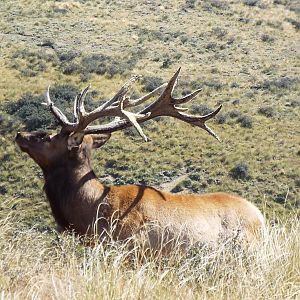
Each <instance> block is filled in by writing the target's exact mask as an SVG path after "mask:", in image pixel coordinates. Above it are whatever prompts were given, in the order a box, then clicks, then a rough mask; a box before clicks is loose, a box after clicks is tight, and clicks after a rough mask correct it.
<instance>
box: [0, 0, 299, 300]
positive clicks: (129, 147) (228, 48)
mask: <svg viewBox="0 0 300 300" xmlns="http://www.w3.org/2000/svg"><path fill="white" fill-rule="evenodd" d="M299 29H300V6H299V3H298V1H296V0H295V1H293V0H276V1H263V0H261V1H255V0H244V1H221V0H203V1H194V0H187V1H175V3H174V1H139V4H138V5H136V3H134V2H133V1H129V0H128V1H100V0H99V1H84V0H82V1H46V2H45V1H33V0H20V1H12V0H2V1H0V40H1V43H0V74H1V76H0V218H1V229H0V234H1V248H0V249H1V250H0V251H1V254H2V255H1V261H0V263H1V266H0V268H1V273H2V275H0V291H1V290H2V291H3V292H2V294H1V296H2V295H3V297H5V298H6V297H7V298H9V297H14V296H15V297H16V298H20V299H23V298H24V297H28V298H32V297H33V298H34V297H36V298H43V299H44V298H47V296H48V297H49V298H60V299H61V297H62V295H64V296H65V298H67V299H70V298H86V299H93V298H94V299H99V298H102V295H104V293H106V292H107V293H106V294H105V295H104V296H103V298H104V299H105V298H106V299H120V298H121V299H131V298H133V297H136V298H138V299H147V298H150V297H151V298H154V299H156V298H157V299H159V298H168V299H172V298H186V297H187V298H191V299H192V298H199V299H206V298H207V299H220V298H222V297H223V298H224V299H227V298H228V299H229V298H230V299H235V298H236V299H241V298H243V299H254V298H257V299H268V298H270V299H271V298H272V299H298V298H299V296H297V294H296V292H297V291H298V292H299V269H300V268H299V248H300V246H299V236H300V228H299V217H300V148H299V145H300V122H299V117H300V78H299V70H300V52H299V49H300V34H299ZM180 66H181V67H182V72H181V76H180V80H179V86H178V89H177V94H178V95H181V94H186V93H188V92H190V91H192V90H194V89H196V88H198V87H201V88H202V92H201V93H200V95H199V96H198V98H197V99H196V100H194V101H193V104H191V106H190V110H191V111H192V113H198V114H203V113H206V112H207V111H209V109H212V108H215V107H216V106H217V105H218V104H220V103H222V104H223V109H222V112H221V115H220V116H219V117H218V118H216V120H214V121H211V122H210V126H211V127H212V128H214V131H215V132H216V133H217V134H218V135H219V136H220V138H221V141H222V142H221V143H218V142H217V141H215V140H214V139H213V138H211V137H210V136H208V135H207V134H206V133H205V132H203V131H201V130H200V129H195V128H194V127H190V126H188V125H185V124H183V123H181V122H179V121H175V120H169V119H163V120H159V121H157V122H154V121H153V122H150V123H148V124H145V126H144V129H145V133H146V134H147V136H149V137H150V138H151V142H149V143H144V142H143V141H142V140H141V139H140V137H139V136H138V135H137V134H136V133H135V132H134V131H132V130H127V131H126V132H124V133H116V134H114V135H113V137H112V139H111V140H110V142H109V143H108V144H106V145H105V146H104V147H102V148H101V149H100V150H98V151H97V152H95V154H94V159H93V165H94V169H95V171H96V173H97V175H98V176H99V178H100V179H102V180H103V181H104V182H105V183H107V184H126V183H142V184H148V185H152V186H156V187H163V188H165V189H169V190H172V191H174V192H180V193H184V192H194V193H204V192H211V191H227V192H231V193H235V194H238V195H241V196H243V197H245V198H247V199H248V200H250V201H251V202H254V203H255V204H256V205H257V206H258V207H259V208H261V209H262V210H263V212H264V214H265V215H266V217H267V222H268V224H270V226H271V229H270V231H271V232H270V236H269V237H268V240H267V242H266V243H265V244H264V245H263V246H262V247H261V249H259V250H258V252H254V253H250V254H249V255H248V256H247V257H249V258H247V259H246V260H245V257H244V256H242V257H241V253H235V254H231V253H230V251H227V250H226V251H225V250H224V251H225V252H226V255H225V254H224V253H225V252H224V253H223V252H220V251H221V250H220V251H213V252H211V253H207V254H205V253H204V254H203V253H202V254H203V256H202V254H199V253H198V254H197V255H196V256H195V257H196V258H195V261H197V260H199V264H197V265H195V261H194V258H193V259H192V258H191V259H190V260H189V259H188V258H184V257H183V258H182V260H178V261H180V265H176V264H175V262H176V260H175V259H173V258H170V262H164V261H157V259H153V260H150V261H149V262H147V263H146V264H144V265H142V264H141V265H139V264H138V263H137V262H136V263H135V264H134V266H127V262H126V261H127V260H126V257H127V254H126V253H127V252H126V251H127V250H126V249H123V248H122V245H117V244H114V243H112V245H109V246H107V247H108V248H107V249H106V248H105V249H104V248H103V247H104V246H103V245H99V247H96V248H95V249H89V248H86V249H84V248H82V247H81V246H80V245H78V241H76V240H74V239H72V237H68V236H62V237H59V238H58V240H57V237H56V235H55V234H54V233H53V232H52V229H53V228H54V222H53V219H52V217H51V213H50V210H49V207H48V203H47V202H46V200H45V196H44V195H43V191H42V186H43V179H42V173H41V171H40V170H39V168H38V167H37V166H36V165H35V164H34V163H33V162H32V161H31V160H30V159H29V157H28V156H26V155H25V154H23V153H21V152H20V151H19V150H18V149H17V147H16V145H15V143H14V136H15V134H16V132H17V131H18V130H21V129H23V128H24V127H26V126H27V128H28V127H29V126H31V127H30V128H32V129H34V128H38V125H37V124H40V123H42V122H45V124H46V121H47V122H50V121H49V116H47V115H46V113H45V111H44V109H43V107H42V106H36V103H37V102H38V101H39V99H41V97H42V94H43V93H44V92H45V90H46V88H47V86H48V85H49V84H51V85H52V87H53V90H54V91H56V94H57V95H58V96H57V97H58V98H59V97H61V98H63V96H64V95H71V94H72V93H74V90H79V89H81V88H83V87H85V86H86V85H87V84H89V83H91V85H92V93H91V94H92V99H91V103H92V104H91V105H97V103H99V101H102V100H103V99H108V98H109V97H111V96H112V95H113V94H114V93H115V92H116V91H117V90H118V88H119V87H120V86H121V85H122V84H123V83H124V82H125V81H126V80H128V79H129V78H130V77H131V76H132V75H134V74H140V75H142V76H143V79H142V80H141V81H140V82H139V83H138V84H137V86H136V88H135V89H134V90H133V91H132V94H133V96H135V97H137V96H139V95H141V94H143V93H146V92H147V91H150V90H151V89H153V88H155V87H157V86H158V85H159V84H161V83H163V82H166V81H167V80H168V79H169V78H170V77H171V76H172V74H173V73H174V72H175V71H176V70H177V69H178V67H180ZM62 85H63V86H62ZM59 99H60V98H59ZM99 99H100V100H99ZM59 101H61V103H62V105H64V106H68V105H69V106H70V105H71V104H70V103H69V102H68V101H66V102H63V101H62V100H59ZM27 103H28V104H27ZM29 103H30V104H29ZM29 121H30V122H31V123H29ZM47 124H48V123H47ZM49 124H50V123H49ZM145 153H147V155H146V156H145ZM7 216H9V218H8V219H7ZM287 220H288V221H287ZM272 226H274V227H272ZM288 232H290V233H291V235H290V236H289V235H288V234H287V233H288ZM118 253H119V254H118ZM178 255H180V254H179V253H177V252H176V251H175V252H174V257H176V256H178ZM228 255H229V256H228ZM231 255H233V256H231ZM227 257H229V258H228V259H229V261H227ZM216 258H220V260H218V259H216ZM225 258H226V259H225ZM174 260H175V262H174ZM133 261H135V258H134V259H133ZM178 261H177V263H178ZM297 261H298V262H297ZM245 264H246V265H245ZM247 264H251V267H250V268H248V267H247ZM226 265H227V266H228V267H226ZM87 266H88V267H87ZM225 267H226V268H225ZM157 268H159V272H157ZM239 268H242V269H239ZM20 270H22V272H21V271H20ZM112 270H115V271H112ZM286 270H288V271H286ZM240 274H242V275H240ZM127 276H128V278H127ZM297 276H298V277H297ZM240 278H243V280H239V279H240ZM112 282H114V284H112ZM153 287H154V288H153ZM233 287H235V288H233ZM0 293H1V292H0ZM186 295H188V296H186ZM230 295H232V298H231V297H230ZM59 296H60V297H59ZM297 297H298V298H297Z"/></svg>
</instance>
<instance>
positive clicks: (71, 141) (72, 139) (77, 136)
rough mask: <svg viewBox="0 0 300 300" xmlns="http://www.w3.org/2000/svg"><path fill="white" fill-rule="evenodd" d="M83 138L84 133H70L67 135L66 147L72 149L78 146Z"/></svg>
mask: <svg viewBox="0 0 300 300" xmlns="http://www.w3.org/2000/svg"><path fill="white" fill-rule="evenodd" d="M83 138H84V133H81V132H76V133H73V134H71V135H70V136H69V137H68V149H69V150H72V149H74V148H78V147H79V146H80V145H81V143H82V141H83Z"/></svg>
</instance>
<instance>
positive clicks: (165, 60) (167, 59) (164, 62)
mask: <svg viewBox="0 0 300 300" xmlns="http://www.w3.org/2000/svg"><path fill="white" fill-rule="evenodd" d="M171 64H172V60H171V59H170V58H166V59H164V61H163V63H162V66H161V67H162V68H163V69H167V68H169V66H170V65H171Z"/></svg>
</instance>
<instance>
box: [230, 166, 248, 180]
mask: <svg viewBox="0 0 300 300" xmlns="http://www.w3.org/2000/svg"><path fill="white" fill-rule="evenodd" d="M229 174H230V176H231V177H232V178H233V179H242V180H246V179H249V177H250V176H249V167H248V164H247V163H246V162H239V163H238V164H237V165H236V166H235V167H233V168H232V169H231V170H230V173H229Z"/></svg>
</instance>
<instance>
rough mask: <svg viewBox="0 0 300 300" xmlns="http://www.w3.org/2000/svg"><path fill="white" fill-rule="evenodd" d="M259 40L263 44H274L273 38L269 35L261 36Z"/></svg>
mask: <svg viewBox="0 0 300 300" xmlns="http://www.w3.org/2000/svg"><path fill="white" fill-rule="evenodd" d="M261 40H262V41H263V42H267V43H272V42H274V40H275V38H274V37H272V36H270V35H268V34H263V35H262V36H261Z"/></svg>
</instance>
